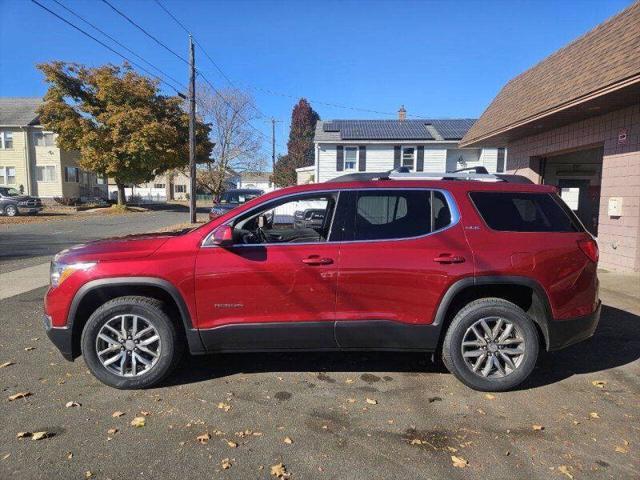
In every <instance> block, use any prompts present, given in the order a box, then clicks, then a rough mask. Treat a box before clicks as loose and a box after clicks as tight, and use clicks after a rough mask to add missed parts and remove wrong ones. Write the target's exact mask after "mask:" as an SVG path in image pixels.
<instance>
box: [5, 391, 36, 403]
mask: <svg viewBox="0 0 640 480" xmlns="http://www.w3.org/2000/svg"><path fill="white" fill-rule="evenodd" d="M30 396H31V392H18V393H14V394H13V395H11V396H10V397H9V401H10V402H13V401H14V400H18V399H19V398H27V397H30Z"/></svg>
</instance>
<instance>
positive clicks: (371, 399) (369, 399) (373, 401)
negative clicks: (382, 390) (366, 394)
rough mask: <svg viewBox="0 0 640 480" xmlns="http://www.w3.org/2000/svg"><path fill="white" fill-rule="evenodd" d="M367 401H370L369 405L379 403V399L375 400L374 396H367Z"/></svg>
mask: <svg viewBox="0 0 640 480" xmlns="http://www.w3.org/2000/svg"><path fill="white" fill-rule="evenodd" d="M367 403H368V404H369V405H377V404H378V401H377V400H374V399H373V398H367Z"/></svg>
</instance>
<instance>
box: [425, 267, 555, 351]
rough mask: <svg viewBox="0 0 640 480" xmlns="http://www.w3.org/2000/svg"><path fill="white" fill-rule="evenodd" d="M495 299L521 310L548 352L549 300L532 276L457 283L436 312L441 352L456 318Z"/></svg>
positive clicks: (482, 279)
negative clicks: (475, 304)
mask: <svg viewBox="0 0 640 480" xmlns="http://www.w3.org/2000/svg"><path fill="white" fill-rule="evenodd" d="M486 297H496V298H502V299H505V300H508V301H510V302H512V303H515V304H516V305H518V306H519V307H520V308H522V309H523V310H524V311H525V312H526V313H527V315H528V316H529V317H530V318H531V319H532V320H533V322H534V324H535V326H536V328H537V329H538V333H539V334H540V339H541V344H542V345H541V347H544V348H545V349H546V350H548V349H549V321H550V320H551V318H552V313H551V312H552V311H551V305H550V303H549V298H548V296H547V294H546V292H545V290H544V288H543V287H542V285H540V283H538V282H537V281H536V280H534V279H532V278H529V277H521V276H503V275H491V276H480V277H467V278H463V279H461V280H458V281H457V282H455V283H454V284H453V285H451V287H449V289H448V290H447V292H446V293H445V295H444V296H443V297H442V300H441V301H440V304H439V305H438V309H437V310H436V314H435V318H434V322H433V323H434V325H439V326H440V331H441V335H440V339H439V346H438V349H440V348H441V346H442V341H443V340H444V335H445V333H446V331H447V328H448V327H449V324H450V323H451V321H452V320H453V317H455V315H456V314H457V313H458V311H460V309H461V308H462V307H464V306H465V305H466V304H468V303H469V302H471V301H473V300H477V299H479V298H486Z"/></svg>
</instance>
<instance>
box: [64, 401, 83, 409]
mask: <svg viewBox="0 0 640 480" xmlns="http://www.w3.org/2000/svg"><path fill="white" fill-rule="evenodd" d="M64 406H65V407H67V408H71V407H79V406H80V404H79V403H78V402H67V403H65V405H64Z"/></svg>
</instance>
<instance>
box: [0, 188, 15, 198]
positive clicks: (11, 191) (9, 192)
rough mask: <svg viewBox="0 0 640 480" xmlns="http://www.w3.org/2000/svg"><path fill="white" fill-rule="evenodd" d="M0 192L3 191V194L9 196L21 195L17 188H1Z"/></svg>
mask: <svg viewBox="0 0 640 480" xmlns="http://www.w3.org/2000/svg"><path fill="white" fill-rule="evenodd" d="M0 193H2V195H6V196H7V197H17V196H19V195H20V192H19V191H18V190H16V189H15V188H0Z"/></svg>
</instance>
